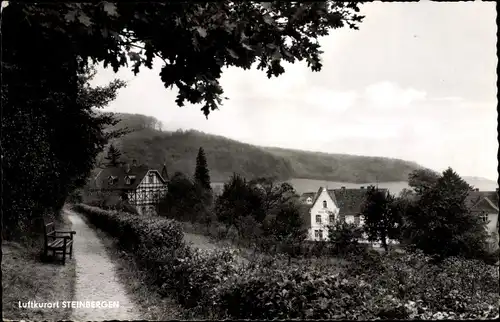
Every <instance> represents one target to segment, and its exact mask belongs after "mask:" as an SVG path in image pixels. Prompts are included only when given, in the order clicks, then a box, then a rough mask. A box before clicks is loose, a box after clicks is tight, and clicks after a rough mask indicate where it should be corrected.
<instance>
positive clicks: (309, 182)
mask: <svg viewBox="0 0 500 322" xmlns="http://www.w3.org/2000/svg"><path fill="white" fill-rule="evenodd" d="M288 182H289V183H290V184H291V185H292V186H293V187H294V188H295V190H296V191H297V193H299V194H302V193H304V192H316V191H318V189H319V187H328V188H329V189H339V188H340V187H346V188H348V189H349V188H351V189H355V188H360V187H365V188H366V187H368V186H370V185H374V186H375V185H377V183H376V182H368V183H352V182H339V181H325V180H314V179H299V178H293V179H290V180H288ZM467 182H468V183H469V184H470V185H472V186H473V187H474V188H479V190H481V191H495V190H496V188H497V187H498V185H497V183H496V182H494V181H491V180H487V179H484V180H483V179H467ZM378 187H379V188H384V189H388V190H389V192H390V193H391V194H394V195H398V194H399V193H400V192H401V191H402V190H403V189H405V188H406V189H409V188H410V186H408V182H406V181H392V182H379V183H378Z"/></svg>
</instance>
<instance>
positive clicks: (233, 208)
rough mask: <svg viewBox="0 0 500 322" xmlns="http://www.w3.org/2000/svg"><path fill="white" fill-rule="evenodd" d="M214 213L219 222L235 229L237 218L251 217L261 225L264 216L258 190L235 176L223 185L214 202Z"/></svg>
mask: <svg viewBox="0 0 500 322" xmlns="http://www.w3.org/2000/svg"><path fill="white" fill-rule="evenodd" d="M215 213H216V215H217V219H218V220H219V221H221V222H223V223H225V224H227V225H228V226H233V227H235V228H237V226H236V223H237V219H238V218H239V217H244V216H252V217H253V218H254V219H255V220H256V221H257V222H258V223H262V221H263V220H264V218H265V216H266V213H265V211H264V209H263V204H262V199H261V196H260V194H259V192H258V190H256V189H255V188H254V187H253V186H251V185H250V184H248V182H247V181H246V180H245V179H244V178H243V177H241V176H239V175H237V174H233V176H232V177H231V178H230V179H229V181H228V182H227V183H225V184H224V188H223V191H222V194H221V195H220V196H219V197H218V198H217V200H216V202H215Z"/></svg>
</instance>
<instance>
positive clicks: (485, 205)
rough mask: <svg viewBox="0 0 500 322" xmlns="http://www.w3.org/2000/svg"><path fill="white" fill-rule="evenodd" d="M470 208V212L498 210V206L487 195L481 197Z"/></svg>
mask: <svg viewBox="0 0 500 322" xmlns="http://www.w3.org/2000/svg"><path fill="white" fill-rule="evenodd" d="M470 210H471V211H472V212H478V211H484V212H488V213H492V212H498V207H497V206H496V205H495V204H494V203H493V202H492V201H491V200H490V199H488V197H482V198H481V199H480V200H479V201H478V202H477V203H475V204H474V205H473V206H472V207H471V208H470Z"/></svg>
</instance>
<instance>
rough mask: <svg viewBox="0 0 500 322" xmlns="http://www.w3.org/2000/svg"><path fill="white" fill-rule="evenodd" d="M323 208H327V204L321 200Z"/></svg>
mask: <svg viewBox="0 0 500 322" xmlns="http://www.w3.org/2000/svg"><path fill="white" fill-rule="evenodd" d="M323 208H328V204H327V202H326V200H323Z"/></svg>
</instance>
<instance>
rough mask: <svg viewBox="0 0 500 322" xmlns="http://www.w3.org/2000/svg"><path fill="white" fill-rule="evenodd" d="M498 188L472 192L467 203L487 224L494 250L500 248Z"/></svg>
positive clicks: (472, 212)
mask: <svg viewBox="0 0 500 322" xmlns="http://www.w3.org/2000/svg"><path fill="white" fill-rule="evenodd" d="M498 200H499V199H498V188H497V191H479V189H474V190H473V191H470V192H469V194H468V196H467V198H466V199H465V202H466V204H467V207H468V208H469V210H470V212H471V214H472V215H474V216H479V217H480V218H481V219H482V221H483V222H484V223H485V227H486V230H487V232H488V235H489V242H490V246H491V248H492V250H494V249H497V248H498V241H499V223H498V211H499V208H498Z"/></svg>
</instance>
